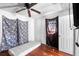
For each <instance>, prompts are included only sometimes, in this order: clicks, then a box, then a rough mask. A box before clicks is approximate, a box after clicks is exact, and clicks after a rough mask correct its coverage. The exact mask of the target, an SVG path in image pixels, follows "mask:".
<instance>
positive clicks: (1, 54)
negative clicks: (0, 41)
mask: <svg viewBox="0 0 79 59" xmlns="http://www.w3.org/2000/svg"><path fill="white" fill-rule="evenodd" d="M0 56H10V55H9V53H8V51H7V50H6V51H2V52H0Z"/></svg>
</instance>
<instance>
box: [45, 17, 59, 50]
mask: <svg viewBox="0 0 79 59" xmlns="http://www.w3.org/2000/svg"><path fill="white" fill-rule="evenodd" d="M46 44H47V45H49V46H52V47H55V48H57V49H58V17H56V18H53V19H46Z"/></svg>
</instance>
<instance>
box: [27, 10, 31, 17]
mask: <svg viewBox="0 0 79 59" xmlns="http://www.w3.org/2000/svg"><path fill="white" fill-rule="evenodd" d="M27 12H28V16H29V17H31V13H30V10H29V9H27Z"/></svg>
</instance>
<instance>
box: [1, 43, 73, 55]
mask: <svg viewBox="0 0 79 59" xmlns="http://www.w3.org/2000/svg"><path fill="white" fill-rule="evenodd" d="M0 56H10V55H9V53H8V51H3V52H0ZM26 56H72V55H70V54H68V53H65V52H62V51H58V50H57V49H56V48H52V47H50V46H47V45H44V44H42V45H41V46H39V47H38V48H36V49H35V50H33V51H32V52H30V53H29V54H27V55H26Z"/></svg>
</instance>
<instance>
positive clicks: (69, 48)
mask: <svg viewBox="0 0 79 59" xmlns="http://www.w3.org/2000/svg"><path fill="white" fill-rule="evenodd" d="M72 20H73V19H72ZM73 39H74V38H73V30H71V29H70V22H69V15H65V16H60V17H59V50H60V51H63V52H66V53H69V54H73V47H74V45H73Z"/></svg>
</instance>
